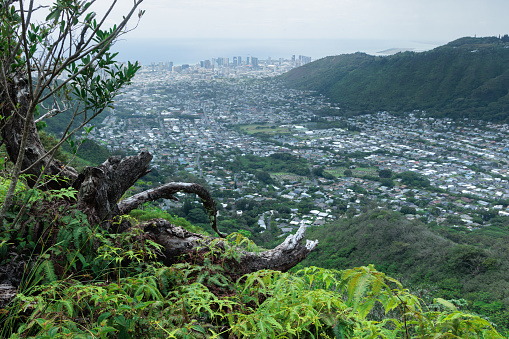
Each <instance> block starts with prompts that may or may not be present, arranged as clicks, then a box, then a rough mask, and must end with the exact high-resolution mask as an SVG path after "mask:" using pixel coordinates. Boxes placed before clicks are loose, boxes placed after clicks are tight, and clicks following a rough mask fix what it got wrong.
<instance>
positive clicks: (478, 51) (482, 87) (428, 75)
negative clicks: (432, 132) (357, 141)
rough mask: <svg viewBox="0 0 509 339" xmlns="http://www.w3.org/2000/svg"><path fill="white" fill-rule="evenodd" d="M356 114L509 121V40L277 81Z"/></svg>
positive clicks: (345, 62)
mask: <svg viewBox="0 0 509 339" xmlns="http://www.w3.org/2000/svg"><path fill="white" fill-rule="evenodd" d="M280 78H281V79H282V80H284V81H285V82H286V84H287V85H289V86H290V87H294V88H299V89H306V90H313V91H316V92H318V93H320V94H323V95H325V96H327V97H329V98H330V99H331V100H332V101H333V102H335V103H336V104H338V105H340V106H341V107H342V108H344V109H346V110H350V111H353V112H357V113H366V112H372V111H380V110H387V111H391V112H394V113H402V112H405V111H412V110H416V109H417V110H426V111H428V112H429V113H431V114H432V115H434V116H437V117H451V118H472V119H483V120H488V121H507V120H509V91H508V88H509V37H508V36H507V35H506V36H504V37H503V38H501V39H500V38H496V37H488V38H471V37H465V38H460V39H457V40H455V41H452V42H450V43H448V44H446V45H443V46H440V47H437V48H435V49H433V50H430V51H426V52H401V53H397V54H394V55H391V56H373V55H368V54H365V53H360V52H357V53H354V54H344V55H338V56H330V57H326V58H323V59H320V60H317V61H314V62H312V63H309V64H306V65H304V66H302V67H299V68H296V69H294V70H291V71H290V72H288V73H285V74H284V75H282V76H281V77H280Z"/></svg>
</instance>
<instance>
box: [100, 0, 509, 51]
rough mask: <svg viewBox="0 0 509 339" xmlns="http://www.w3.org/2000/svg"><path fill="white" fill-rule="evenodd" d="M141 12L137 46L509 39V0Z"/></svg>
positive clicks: (370, 0)
mask: <svg viewBox="0 0 509 339" xmlns="http://www.w3.org/2000/svg"><path fill="white" fill-rule="evenodd" d="M108 3H110V1H106V0H99V1H97V3H96V4H95V5H94V8H95V9H96V10H97V12H98V13H101V12H102V11H104V8H105V7H106V5H107V4H108ZM132 3H133V0H118V4H117V5H116V7H115V11H114V13H115V15H116V19H118V18H120V17H121V15H122V14H124V13H127V11H128V10H129V8H130V6H131V5H132ZM140 8H141V9H144V10H146V12H145V15H144V16H143V17H142V19H141V21H140V22H139V24H138V26H137V27H136V29H135V30H133V31H132V32H130V33H129V35H128V37H131V38H133V39H140V38H172V39H173V38H186V39H189V38H206V39H211V38H220V39H225V38H234V39H390V40H414V41H421V42H444V43H445V42H448V41H452V40H455V39H457V38H460V37H464V36H478V37H479V36H498V35H499V34H506V33H509V20H508V16H507V13H509V1H507V0H256V1H248V0H145V1H144V2H143V3H142V4H141V7H140ZM112 19H113V20H115V17H113V18H112ZM112 22H113V21H112ZM131 27H132V26H131Z"/></svg>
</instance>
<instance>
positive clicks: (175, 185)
mask: <svg viewBox="0 0 509 339" xmlns="http://www.w3.org/2000/svg"><path fill="white" fill-rule="evenodd" d="M177 192H184V193H194V194H196V195H198V196H199V197H200V198H201V201H202V203H203V206H204V207H205V210H207V213H208V214H209V217H210V219H211V223H212V229H213V230H214V231H215V232H216V233H217V234H219V236H221V237H225V236H226V235H225V234H223V233H221V232H219V230H218V229H217V208H216V202H215V201H214V199H212V197H211V196H210V193H209V192H208V191H207V190H206V189H205V188H204V187H203V186H201V185H198V184H193V183H185V182H170V183H168V184H165V185H162V186H159V187H156V188H152V189H149V190H147V191H144V192H141V193H138V194H136V195H133V196H132V197H130V198H127V199H124V200H122V201H121V202H120V203H119V204H118V208H119V210H120V213H122V214H127V213H129V212H130V211H132V210H133V209H135V208H136V207H138V206H139V205H141V204H144V203H146V202H149V201H154V200H157V199H161V198H164V199H172V200H177V201H178V199H177V198H175V196H174V194H175V193H177Z"/></svg>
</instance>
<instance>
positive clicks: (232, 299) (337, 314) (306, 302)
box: [0, 192, 502, 338]
mask: <svg viewBox="0 0 509 339" xmlns="http://www.w3.org/2000/svg"><path fill="white" fill-rule="evenodd" d="M40 194H43V195H44V194H45V193H44V192H40ZM61 194H69V195H71V196H72V195H73V194H75V193H73V192H53V193H52V194H51V195H45V199H38V200H37V201H34V206H33V207H34V209H33V211H34V213H32V214H31V216H30V217H28V223H29V224H30V225H34V223H35V224H36V223H40V222H46V223H47V225H44V229H46V230H49V232H44V235H45V236H44V237H40V238H38V239H39V241H37V242H34V241H32V240H31V239H35V238H31V237H26V238H25V237H20V236H18V235H16V233H8V232H2V237H3V238H2V247H1V249H2V251H1V252H0V257H1V260H2V261H5V260H12V256H13V255H25V254H26V255H29V253H40V255H37V256H38V258H37V260H36V261H35V262H34V265H33V266H32V267H31V268H29V269H27V271H26V275H25V276H24V279H23V281H22V283H21V284H20V290H19V293H18V294H17V296H16V298H15V299H14V300H13V302H12V303H11V304H10V305H9V306H7V307H6V308H4V309H3V310H2V312H1V313H0V323H1V324H2V326H1V328H2V331H1V332H0V336H2V337H9V338H27V337H30V338H64V337H65V338H68V337H72V338H112V337H119V338H232V337H236V338H281V337H286V338H299V337H304V338H319V337H324V338H364V337H376V338H435V337H438V336H442V337H451V338H479V337H482V338H502V336H501V335H499V334H498V333H497V332H496V330H495V329H494V328H493V326H492V325H491V323H490V322H489V321H488V320H486V319H483V318H482V317H480V316H477V315H474V314H471V313H467V312H465V311H464V310H462V308H464V307H465V305H464V303H463V302H462V301H461V300H451V301H448V300H445V299H441V298H436V299H433V300H431V299H430V300H428V301H426V300H424V299H421V298H419V297H417V296H416V295H415V294H412V293H410V292H409V290H408V289H406V288H404V286H403V285H402V284H401V283H400V282H398V281H397V280H395V279H393V278H391V277H389V276H387V275H386V274H384V273H382V272H380V271H377V270H375V268H374V267H373V266H372V265H369V266H362V267H358V268H353V269H346V270H342V271H339V270H335V269H324V268H318V267H306V268H301V269H295V270H294V271H293V272H287V273H283V272H280V271H271V270H261V271H257V272H253V273H249V274H245V275H239V274H238V273H237V272H238V271H237V269H236V265H237V260H238V258H239V253H240V251H241V250H247V251H254V252H256V251H259V249H258V248H257V247H256V245H254V243H252V242H251V241H250V240H248V239H247V238H245V237H244V236H242V235H241V234H237V233H233V234H231V235H229V236H228V238H227V239H226V241H224V242H222V244H223V246H224V248H223V249H222V250H220V249H219V248H217V249H216V250H212V251H204V250H203V249H199V248H197V249H196V250H195V251H193V252H192V253H189V254H188V255H186V257H185V258H182V259H181V260H180V261H179V262H176V263H174V264H173V265H171V266H163V265H161V264H160V263H158V262H157V261H156V260H155V259H156V258H157V257H159V256H160V254H161V246H160V245H158V244H156V243H155V242H153V241H152V240H151V239H150V238H149V237H147V235H146V233H144V232H143V230H142V228H140V227H133V228H131V229H130V230H129V231H128V232H124V233H122V234H110V233H108V232H105V231H104V230H102V229H101V228H100V227H94V226H91V225H90V224H88V223H87V220H86V217H85V216H84V215H83V214H80V213H78V212H76V211H74V210H70V209H66V208H65V207H64V208H58V215H59V217H57V218H47V213H50V214H51V212H50V211H46V212H43V210H42V209H41V207H43V206H47V204H46V201H53V200H58V197H59V195H61ZM61 207H62V206H61ZM36 211H38V212H39V213H41V214H40V215H37V214H36V213H35V212H36ZM53 212H57V211H56V210H55V211H53ZM131 215H133V216H135V217H137V218H139V219H140V220H143V219H145V218H151V217H154V216H156V215H157V216H159V217H166V218H170V219H171V220H172V221H176V222H178V223H180V224H181V225H182V226H184V227H186V228H187V227H188V226H190V224H189V223H187V222H186V221H185V220H182V219H177V218H175V217H171V216H168V215H165V214H164V212H162V211H160V210H159V211H158V210H154V209H149V211H133V212H132V213H131ZM41 226H42V225H41ZM29 227H30V228H31V229H33V228H32V227H31V226H29ZM193 230H194V231H196V230H197V229H193ZM54 236H56V237H57V238H58V242H57V243H55V244H54V245H52V246H50V247H45V246H44V244H45V243H49V241H48V240H49V238H51V237H54ZM215 243H217V241H216V242H215ZM13 244H17V245H16V246H17V247H16V251H15V252H14V251H12V250H13V247H12V246H13ZM203 246H204V247H203V248H205V247H209V246H212V247H213V246H214V243H212V244H208V245H207V244H205V243H204V244H203Z"/></svg>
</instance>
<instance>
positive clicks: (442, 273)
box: [303, 209, 509, 332]
mask: <svg viewBox="0 0 509 339" xmlns="http://www.w3.org/2000/svg"><path fill="white" fill-rule="evenodd" d="M504 225H507V224H504ZM489 229H491V226H488V227H486V228H485V229H484V228H483V229H482V230H478V231H472V232H470V231H467V232H465V231H463V230H461V229H460V228H450V227H447V228H445V227H444V228H441V227H439V226H436V225H435V226H434V227H433V225H424V224H422V223H421V222H419V221H417V220H407V219H406V218H405V217H404V216H403V215H402V214H400V213H398V212H392V211H388V210H383V209H382V210H381V209H374V210H368V211H367V212H365V213H363V214H361V215H360V216H358V217H355V218H348V219H343V220H341V221H339V222H337V223H336V224H333V225H329V226H323V227H313V228H311V229H310V230H309V234H310V236H311V237H313V238H318V240H319V241H320V246H319V247H318V248H317V249H316V250H315V251H314V252H313V253H311V254H310V255H309V257H308V258H307V259H306V260H305V261H304V262H303V264H304V265H316V266H320V267H324V268H328V269H348V268H353V267H357V266H359V265H363V263H366V262H369V263H372V264H374V265H375V267H377V268H378V269H379V270H380V271H382V272H385V273H386V274H390V275H395V276H398V277H400V278H401V279H402V280H403V281H406V282H407V285H408V286H409V287H410V289H411V290H414V291H416V293H417V294H418V295H419V297H421V298H423V300H425V301H426V302H431V300H432V299H430V296H433V297H434V298H436V297H441V298H444V299H448V300H451V299H454V300H457V299H462V298H463V299H465V300H466V302H467V303H466V304H465V305H464V307H463V309H464V310H468V311H470V312H474V313H477V314H482V315H484V316H486V317H487V319H489V320H490V321H492V322H493V323H495V324H497V326H498V329H499V330H500V331H502V332H505V331H507V329H509V308H508V305H507V303H506V300H507V299H506V298H507V295H506V292H505V291H506V289H507V288H508V287H509V285H508V281H509V278H508V276H507V273H506V272H508V269H509V267H508V266H507V263H508V262H509V260H508V259H507V250H506V249H507V245H506V244H507V240H508V239H509V238H508V237H509V232H508V230H507V227H506V226H503V228H500V227H498V228H497V229H498V232H496V233H494V230H493V229H492V230H491V231H490V230H489Z"/></svg>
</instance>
